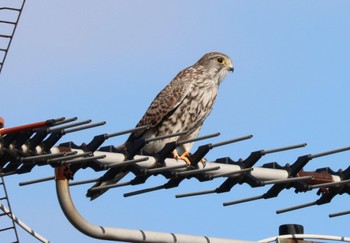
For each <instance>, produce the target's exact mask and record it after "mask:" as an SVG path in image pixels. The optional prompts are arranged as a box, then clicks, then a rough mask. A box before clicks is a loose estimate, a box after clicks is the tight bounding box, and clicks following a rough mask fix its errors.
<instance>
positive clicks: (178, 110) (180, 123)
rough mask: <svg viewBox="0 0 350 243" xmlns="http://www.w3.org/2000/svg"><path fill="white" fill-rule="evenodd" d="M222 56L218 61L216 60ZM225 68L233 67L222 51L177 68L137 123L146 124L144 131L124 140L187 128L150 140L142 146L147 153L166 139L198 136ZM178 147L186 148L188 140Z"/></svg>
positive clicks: (129, 142)
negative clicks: (177, 71) (178, 135)
mask: <svg viewBox="0 0 350 243" xmlns="http://www.w3.org/2000/svg"><path fill="white" fill-rule="evenodd" d="M218 59H219V60H222V63H219V61H218ZM228 71H233V66H232V62H231V60H230V58H229V57H228V56H226V55H225V54H222V53H218V52H211V53H207V54H205V55H204V56H203V57H202V58H201V59H199V60H198V62H196V63H195V64H194V65H193V66H190V67H188V68H186V69H184V70H183V71H181V72H180V73H179V74H178V75H177V76H176V77H175V78H174V79H173V80H172V81H171V82H170V83H169V84H168V85H167V86H166V87H165V88H164V89H163V90H162V91H161V92H160V93H159V94H158V95H157V96H156V98H155V99H154V100H153V102H152V103H151V105H150V106H149V108H148V109H147V111H146V113H145V114H144V116H143V117H142V118H141V120H140V121H139V123H138V124H137V125H136V126H137V127H139V126H143V125H148V126H150V129H149V130H148V131H138V132H136V133H134V134H131V135H130V137H129V139H128V140H127V142H126V144H127V145H128V144H132V142H133V141H135V140H136V139H139V138H150V137H155V136H161V135H166V134H173V133H178V132H184V131H188V132H189V133H188V134H186V135H185V136H182V137H173V138H169V139H163V140H159V141H155V142H151V143H149V144H147V145H146V146H145V147H144V151H145V152H148V153H153V152H158V151H160V150H161V149H162V148H163V147H164V145H165V144H166V143H168V142H171V141H175V140H178V141H179V140H184V139H189V138H194V137H197V136H198V133H199V131H200V128H201V126H202V124H203V122H204V120H205V119H206V118H207V116H208V115H209V114H210V112H211V110H212V109H213V105H214V102H215V99H216V96H217V92H218V89H219V85H220V83H221V81H222V80H223V79H224V77H225V75H226V73H227V72H228ZM184 146H185V147H184V148H179V149H180V150H187V151H189V150H190V149H191V147H192V144H185V145H184Z"/></svg>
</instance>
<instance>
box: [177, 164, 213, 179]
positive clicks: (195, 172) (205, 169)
mask: <svg viewBox="0 0 350 243" xmlns="http://www.w3.org/2000/svg"><path fill="white" fill-rule="evenodd" d="M219 169H220V166H215V167H210V168H204V169H197V170H188V171H182V172H175V173H174V174H175V176H176V177H178V176H188V175H194V174H201V173H204V172H207V171H213V170H219Z"/></svg>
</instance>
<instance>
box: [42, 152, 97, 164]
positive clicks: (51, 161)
mask: <svg viewBox="0 0 350 243" xmlns="http://www.w3.org/2000/svg"><path fill="white" fill-rule="evenodd" d="M91 155H92V153H91V152H85V153H79V154H77V153H76V154H73V155H68V156H62V157H58V158H53V159H48V160H47V163H48V164H52V163H56V162H59V161H64V160H71V159H75V158H80V157H84V156H91Z"/></svg>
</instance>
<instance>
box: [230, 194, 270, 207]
mask: <svg viewBox="0 0 350 243" xmlns="http://www.w3.org/2000/svg"><path fill="white" fill-rule="evenodd" d="M262 198H264V195H260V196H256V197H249V198H244V199H239V200H235V201H231V202H224V203H223V205H224V206H230V205H234V204H239V203H244V202H250V201H254V200H258V199H262Z"/></svg>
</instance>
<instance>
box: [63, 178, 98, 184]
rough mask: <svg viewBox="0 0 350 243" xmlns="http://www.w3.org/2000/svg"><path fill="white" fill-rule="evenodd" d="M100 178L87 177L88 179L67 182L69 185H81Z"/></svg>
mask: <svg viewBox="0 0 350 243" xmlns="http://www.w3.org/2000/svg"><path fill="white" fill-rule="evenodd" d="M99 179H100V178H96V179H89V180H81V181H75V182H71V183H69V186H77V185H82V184H88V183H93V182H98V180H99Z"/></svg>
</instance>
